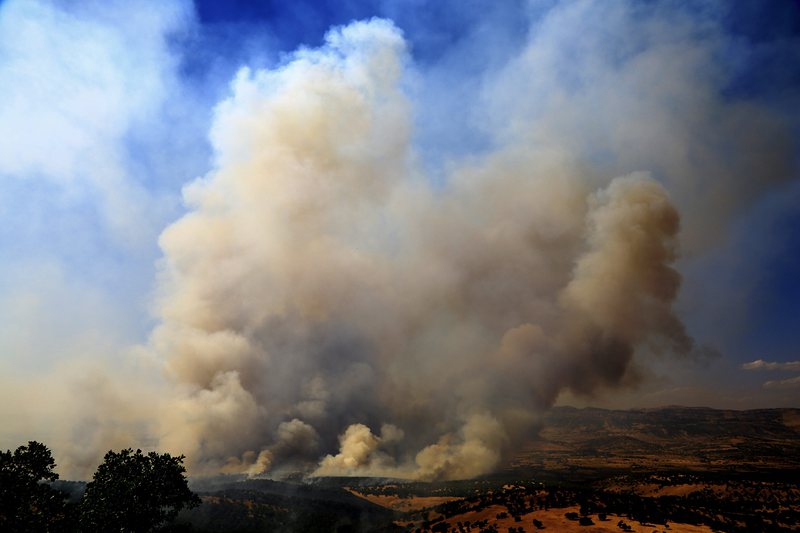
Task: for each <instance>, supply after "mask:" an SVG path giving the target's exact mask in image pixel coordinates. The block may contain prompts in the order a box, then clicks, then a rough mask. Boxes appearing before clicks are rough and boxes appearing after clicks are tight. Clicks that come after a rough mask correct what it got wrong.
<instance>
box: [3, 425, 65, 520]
mask: <svg viewBox="0 0 800 533" xmlns="http://www.w3.org/2000/svg"><path fill="white" fill-rule="evenodd" d="M55 466H56V463H55V461H54V460H53V455H52V454H51V452H50V450H49V449H48V448H47V446H45V445H44V444H41V443H39V442H36V441H30V442H28V445H27V446H20V447H19V448H17V449H16V450H15V451H14V452H13V453H12V452H11V450H7V451H5V452H2V451H0V531H18V532H27V531H37V532H40V531H53V530H58V529H61V528H63V527H65V526H66V522H67V518H68V517H67V508H66V505H65V501H64V495H63V494H62V493H61V492H59V491H56V490H53V489H52V488H50V485H48V484H47V483H46V482H48V481H54V480H56V479H58V474H56V473H55V472H54V471H53V469H54V468H55Z"/></svg>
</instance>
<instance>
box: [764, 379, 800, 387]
mask: <svg viewBox="0 0 800 533" xmlns="http://www.w3.org/2000/svg"><path fill="white" fill-rule="evenodd" d="M794 387H800V376H795V377H793V378H789V379H779V380H775V381H767V382H766V383H764V388H766V389H788V388H794Z"/></svg>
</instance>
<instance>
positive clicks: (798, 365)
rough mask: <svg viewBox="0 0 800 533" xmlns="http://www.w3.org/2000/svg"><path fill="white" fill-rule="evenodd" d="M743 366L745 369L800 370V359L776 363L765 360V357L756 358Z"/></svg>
mask: <svg viewBox="0 0 800 533" xmlns="http://www.w3.org/2000/svg"><path fill="white" fill-rule="evenodd" d="M742 368H743V369H745V370H786V371H789V372H800V361H785V362H781V363H776V362H772V361H764V360H763V359H756V360H755V361H751V362H749V363H745V364H743V365H742ZM770 383H772V382H770Z"/></svg>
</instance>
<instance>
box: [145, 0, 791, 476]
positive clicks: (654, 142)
mask: <svg viewBox="0 0 800 533" xmlns="http://www.w3.org/2000/svg"><path fill="white" fill-rule="evenodd" d="M585 6H586V4H583V3H581V4H577V6H576V7H574V8H570V9H566V10H563V12H560V11H559V12H556V13H555V14H554V15H553V16H552V19H553V20H551V21H549V22H546V23H545V25H544V26H543V27H542V28H541V29H540V31H539V33H538V34H537V36H536V37H535V38H533V39H532V40H531V43H530V45H529V47H528V48H527V49H526V50H524V52H523V53H522V55H521V56H520V58H519V59H517V60H515V62H512V66H513V70H514V72H513V74H512V73H511V71H510V70H509V74H508V77H509V78H512V79H510V81H509V80H506V85H508V86H510V91H511V92H510V93H509V94H510V95H511V96H510V98H505V97H506V96H507V95H505V94H504V95H503V99H504V101H503V102H501V101H499V100H497V101H494V102H493V103H492V106H495V107H496V106H499V105H503V106H504V108H503V109H502V110H501V112H499V113H497V117H498V118H500V119H505V120H510V124H511V127H510V128H509V127H502V128H499V129H498V132H499V133H498V140H499V141H502V142H499V144H498V145H497V147H496V148H495V149H494V150H492V151H491V152H489V153H487V154H485V155H483V156H481V157H475V158H469V159H467V160H465V161H463V162H461V163H455V164H453V165H452V169H451V172H450V174H449V176H448V177H447V180H446V184H445V185H443V186H441V187H436V186H432V185H430V180H427V179H426V178H425V176H424V174H423V171H422V170H421V167H420V166H419V165H418V163H417V161H416V160H415V152H414V149H413V147H412V144H411V138H412V126H411V119H410V117H411V107H412V104H411V102H409V101H408V100H407V97H406V96H405V94H406V93H405V92H404V90H403V84H404V79H405V78H404V76H405V73H406V72H408V71H409V70H413V65H411V64H410V59H409V56H408V51H407V49H406V45H405V42H404V39H403V37H402V34H401V32H400V31H399V30H398V29H397V28H396V27H395V26H394V25H393V24H392V23H391V22H388V21H385V20H377V19H376V20H371V21H367V22H356V23H352V24H350V25H348V26H346V27H342V28H338V29H335V30H332V31H331V32H330V33H329V34H328V35H327V38H326V42H325V44H324V45H323V46H322V47H321V48H319V49H315V50H309V49H304V50H301V51H299V52H297V53H295V55H294V56H293V57H292V58H291V59H290V60H289V61H287V62H286V64H285V65H284V66H282V67H280V68H276V69H274V70H264V71H256V72H253V71H250V70H248V69H243V70H242V71H241V72H240V73H239V75H238V76H237V78H236V80H235V81H234V83H233V85H232V95H231V97H230V98H229V99H227V100H226V101H224V102H222V103H221V104H220V105H219V107H218V108H217V112H216V119H215V123H214V126H213V128H212V132H211V138H212V141H213V144H214V148H215V154H216V156H215V167H214V169H213V170H212V171H211V172H210V173H209V174H208V175H206V176H205V177H203V178H201V179H199V180H197V181H195V182H194V183H192V184H191V185H189V186H188V187H187V188H186V189H185V192H184V196H185V200H186V202H187V204H188V205H189V208H190V209H189V213H188V214H187V215H186V216H184V217H183V218H182V219H180V220H179V221H177V222H176V223H174V224H173V225H172V226H170V227H169V228H167V229H166V231H165V232H164V233H163V234H162V236H161V241H160V242H161V246H162V249H163V251H164V257H165V261H164V269H163V275H162V279H161V294H160V302H161V304H160V314H161V318H162V324H161V325H160V326H159V327H158V328H157V330H156V331H155V332H154V334H153V346H154V347H155V349H156V350H157V351H158V352H159V353H160V354H162V355H163V357H164V360H165V368H166V372H167V373H168V375H169V376H170V379H171V380H173V381H174V382H175V383H176V385H177V386H178V387H179V388H180V390H181V391H182V393H181V396H180V398H179V399H178V400H176V401H175V402H174V404H173V405H172V407H171V408H170V410H169V411H170V413H171V414H170V415H169V417H168V419H167V420H166V421H165V425H164V430H163V431H164V435H165V436H164V438H163V440H162V443H164V444H166V445H168V446H169V447H174V448H175V449H178V450H182V451H183V452H184V453H186V454H187V455H188V456H189V457H190V458H192V460H193V465H192V466H193V468H194V470H195V472H204V471H206V472H207V471H215V470H217V469H219V468H228V469H230V468H234V469H236V468H240V469H241V470H242V471H248V472H251V473H252V472H262V471H267V472H268V471H269V469H270V468H275V467H279V466H280V465H281V464H282V461H283V458H284V457H285V458H286V460H289V458H288V457H287V452H286V450H288V449H291V450H292V454H293V455H294V456H295V457H293V458H292V460H293V461H294V464H296V465H299V464H304V462H305V464H313V463H314V462H315V461H316V460H318V459H319V458H320V457H322V459H321V462H319V464H318V467H316V469H315V470H314V472H315V473H316V474H317V475H354V474H364V475H397V476H403V477H416V478H421V479H434V478H447V479H452V478H462V477H471V476H475V475H478V474H482V473H485V472H488V471H490V470H491V469H492V468H495V467H496V466H497V465H498V464H499V463H500V461H501V460H502V458H503V457H504V454H505V453H506V452H507V451H508V450H510V449H513V447H514V446H515V444H516V443H517V442H518V441H519V439H520V437H521V436H522V435H525V434H526V432H528V431H530V429H531V428H532V427H533V425H534V424H535V422H536V417H537V416H538V414H539V413H540V412H541V410H542V409H543V408H546V407H548V406H549V405H551V404H552V403H553V402H554V401H555V399H556V398H557V397H558V395H559V393H560V392H562V391H564V390H567V389H569V390H572V391H573V392H576V393H582V394H592V393H593V392H594V391H596V390H598V389H601V388H608V387H616V386H619V385H621V384H625V383H635V382H636V380H637V372H636V369H635V365H634V359H635V355H636V353H637V350H649V351H651V352H658V353H667V354H689V353H691V352H692V351H693V349H694V348H693V341H692V340H691V339H690V338H689V336H688V335H687V334H686V332H685V331H684V327H683V325H682V324H681V321H680V320H679V319H678V318H677V316H676V315H675V313H674V312H673V310H672V303H673V301H674V299H675V298H676V295H677V293H678V289H679V286H680V275H679V274H678V273H677V271H676V270H675V269H674V268H673V266H672V264H673V263H674V261H675V260H676V259H677V257H678V248H677V236H678V233H679V230H680V221H679V218H680V217H679V214H678V213H679V211H678V208H677V207H676V206H675V204H673V201H672V200H671V199H670V196H671V195H670V194H668V193H667V191H666V189H665V186H664V185H662V184H661V183H659V181H657V180H656V179H654V178H653V177H652V176H651V175H649V174H648V173H647V172H646V171H648V170H651V169H650V165H655V167H656V168H655V169H654V171H655V172H657V173H659V175H662V174H663V177H664V179H663V181H664V182H666V183H667V184H668V185H669V186H670V187H671V188H673V189H674V190H676V191H677V192H676V195H677V197H678V198H679V199H680V198H682V195H684V194H686V192H685V191H684V190H683V189H682V188H681V187H682V186H683V185H682V183H683V181H682V180H687V179H688V176H689V175H690V174H693V173H696V172H698V171H706V170H708V169H711V170H713V172H722V169H721V168H717V167H716V166H715V165H720V164H722V163H721V160H719V159H716V157H718V156H719V157H721V154H715V153H709V152H708V151H707V150H706V149H705V148H704V149H703V153H704V159H703V160H704V161H705V163H704V164H703V165H702V166H701V168H699V169H698V168H695V167H691V166H689V167H687V166H686V165H688V161H684V163H682V164H681V165H679V166H678V167H676V168H675V169H672V168H668V165H666V163H665V164H661V163H664V161H662V160H661V159H660V154H661V152H662V151H663V150H666V151H671V150H680V149H681V148H680V147H679V146H677V144H681V143H683V142H684V141H683V136H684V133H686V132H685V128H683V127H682V126H681V127H676V128H675V129H670V128H669V127H668V125H665V124H664V123H663V121H662V119H665V120H666V117H663V116H661V113H662V112H666V108H667V107H671V113H672V114H673V115H674V114H675V113H678V114H679V115H680V114H683V115H682V116H683V117H684V118H689V117H690V116H691V117H692V119H693V120H699V121H700V127H701V128H702V127H706V122H705V118H704V117H697V116H695V114H696V112H697V109H698V105H700V104H702V106H703V108H704V109H705V108H708V107H710V108H712V109H713V114H714V116H717V114H719V116H725V117H729V116H730V114H731V113H733V114H734V115H735V116H737V117H738V118H737V120H742V121H744V122H745V123H747V124H748V125H749V127H753V128H761V127H764V128H767V129H769V131H773V129H776V128H778V126H777V125H775V124H772V123H771V122H769V120H768V119H764V118H763V117H762V116H761V115H754V116H757V117H758V120H751V119H750V114H749V113H750V111H745V110H743V111H741V112H740V111H739V107H738V106H736V105H734V106H733V107H732V108H731V109H728V108H726V104H725V103H724V102H722V101H709V99H710V98H711V96H712V92H711V89H712V85H711V82H712V80H701V83H700V84H699V88H696V87H697V83H695V81H694V75H695V74H696V73H697V71H698V70H699V69H700V68H701V67H702V66H706V65H707V64H708V62H709V61H710V54H708V53H706V50H705V49H704V48H703V47H702V46H700V45H698V44H697V43H695V42H694V41H693V40H692V39H694V36H692V35H690V32H689V30H688V29H686V30H681V29H680V28H679V31H677V32H670V33H669V35H667V34H661V33H660V32H659V30H662V29H663V28H661V27H660V26H658V25H656V24H655V21H654V20H646V21H645V22H646V23H645V24H642V26H643V29H641V30H639V31H640V32H641V33H642V35H639V36H638V38H640V39H642V40H643V42H641V43H640V42H638V41H637V42H635V43H634V45H632V46H638V47H639V48H640V49H637V50H629V51H627V52H626V55H625V56H624V57H625V59H623V60H621V64H618V65H617V66H616V67H615V68H614V69H611V70H612V71H611V72H608V71H607V69H606V68H605V66H606V65H605V63H604V62H605V61H610V58H608V57H606V54H608V53H609V51H608V49H607V48H608V47H602V46H601V47H599V51H598V52H593V51H592V50H582V52H584V53H585V54H587V55H588V58H587V59H586V60H585V61H586V62H587V65H586V69H587V70H586V72H585V73H584V71H582V70H580V71H578V72H579V75H580V76H585V77H586V78H587V81H591V80H593V81H596V82H597V84H599V85H600V88H592V87H587V88H583V87H581V88H577V87H576V88H573V87H571V86H567V85H564V84H563V83H562V81H561V80H560V78H559V76H558V75H553V76H551V75H550V72H549V70H550V69H553V68H556V67H557V66H556V65H553V64H551V61H552V60H554V59H555V58H554V57H553V56H552V51H551V50H550V48H551V47H552V46H554V45H556V44H559V43H560V38H561V37H560V36H555V37H554V36H552V35H550V33H549V32H554V31H555V30H556V29H555V26H556V25H558V24H560V22H562V20H561V19H563V18H564V17H566V18H567V19H569V18H571V17H582V16H584V15H585V13H584V10H585ZM626 16H633V15H629V14H626V12H624V10H623V11H620V12H618V13H615V17H617V18H619V19H620V20H618V21H617V23H619V24H625V23H630V22H631V21H629V20H625V17H626ZM581 20H582V19H581ZM623 41H625V40H624V39H623ZM618 44H622V43H618ZM698 47H699V49H698ZM687 49H691V50H692V51H693V53H692V54H691V55H690V57H689V59H690V61H688V62H680V63H676V62H674V61H672V59H670V58H671V57H672V54H674V53H677V52H680V51H681V50H683V51H684V52H685V51H686V50H687ZM634 52H639V53H638V54H637V53H634ZM681 53H683V52H681ZM684 56H685V54H684ZM617 61H618V62H619V61H620V60H619V59H617ZM514 65H516V66H514ZM687 65H688V66H687ZM512 66H509V69H511V68H512ZM558 67H559V68H560V69H562V70H563V66H558ZM656 72H657V73H658V75H659V76H661V77H663V79H665V80H669V83H666V84H664V86H661V85H659V86H658V88H657V89H656V90H655V91H654V92H653V93H643V92H642V90H643V84H644V83H645V82H647V81H648V80H651V77H652V76H653V75H655V73H656ZM615 73H616V74H617V75H618V78H617V82H613V81H612V79H611V77H610V76H611V75H612V74H615ZM529 78H532V79H529ZM560 83H561V84H562V85H559V84H560ZM531 84H532V86H533V88H534V89H536V90H540V91H542V90H545V89H546V90H545V92H546V96H547V98H546V99H542V100H538V101H537V100H533V99H531V98H526V97H524V96H522V94H523V93H525V92H526V91H528V86H529V85H531ZM543 85H544V86H546V87H545V89H542V86H543ZM559 89H560V90H559ZM587 91H588V92H589V93H590V94H591V93H592V92H593V91H603V96H604V98H606V97H611V101H613V102H617V103H618V104H619V107H620V108H619V109H617V108H616V107H615V106H611V107H610V108H609V110H608V111H607V112H603V113H602V115H605V114H606V113H608V116H598V114H597V113H590V112H589V111H588V110H587V109H585V108H584V107H583V106H585V105H586V102H585V101H584V98H585V93H586V92H587ZM605 91H608V92H607V93H606V92H605ZM570 92H574V95H573V94H570ZM533 94H536V92H535V91H534V93H533ZM626 102H630V103H626ZM604 105H605V104H604ZM531 106H532V107H534V108H535V109H534V110H529V109H528V108H529V107H531ZM573 106H575V109H574V110H573V111H572V113H575V112H580V113H581V114H579V115H569V117H570V118H569V120H576V121H577V120H578V119H580V118H581V116H584V120H590V119H591V120H593V121H595V122H592V123H591V124H590V126H591V127H592V128H597V129H598V130H601V129H602V128H603V127H604V126H606V127H609V128H612V129H611V130H610V131H609V132H607V133H608V134H609V135H610V136H611V138H612V140H611V141H609V142H608V143H606V144H607V149H608V150H610V151H611V153H612V154H613V155H615V156H617V155H618V156H619V160H620V161H625V162H627V161H635V163H634V164H622V163H620V164H619V165H618V166H619V167H621V168H623V167H624V168H627V169H628V170H627V172H621V173H620V174H607V173H605V172H604V171H598V170H596V169H595V168H593V167H592V166H591V158H592V154H590V153H586V151H585V147H583V146H578V145H577V141H580V139H574V138H572V137H564V138H562V137H561V136H560V135H559V134H560V133H564V132H559V131H555V132H553V128H554V127H556V126H558V124H555V123H554V121H555V117H556V116H557V115H558V114H559V113H564V112H567V109H569V108H571V107H573ZM629 110H633V111H635V113H634V114H633V116H632V117H627V116H626V112H627V111H629ZM517 111H520V114H519V116H515V117H514V118H513V120H512V119H511V113H515V112H517ZM648 112H650V113H656V114H657V116H656V117H655V119H654V120H652V121H651V120H647V119H646V118H645V117H646V115H647V113H648ZM706 118H707V117H706ZM672 120H675V119H672ZM639 121H642V123H641V124H640V123H639ZM575 125H576V126H577V124H575ZM626 128H630V129H631V131H629V130H628V129H626ZM715 131H716V130H715ZM551 132H552V133H553V134H552V135H550V134H551ZM599 133H600V131H598V134H599ZM642 137H643V138H644V139H646V140H647V142H646V143H645V144H643V143H641V142H639V140H640V139H641V138H642ZM728 140H730V141H731V142H733V143H734V145H735V144H736V143H738V142H739V140H740V134H739V133H735V134H732V137H731V138H730V139H728ZM710 142H711V141H710V140H709V141H706V143H710ZM745 144H746V143H745ZM651 151H655V153H656V155H658V156H659V157H656V158H655V159H652V158H648V157H646V156H647V155H648V153H650V152H651ZM650 155H652V154H650ZM772 155H773V154H772V153H771V152H770V153H769V154H767V157H768V158H770V157H772ZM665 161H666V160H665ZM670 161H671V160H670ZM764 168H773V166H771V165H769V164H767V165H764ZM635 170H639V171H640V172H632V171H635ZM711 170H710V171H711ZM776 173H777V171H776ZM731 179H734V180H735V179H739V175H738V174H737V175H735V176H733V177H732V178H731ZM694 199H695V196H692V199H691V201H687V202H686V204H685V207H686V209H687V210H688V211H689V212H690V213H691V210H692V201H694ZM714 209H716V208H714ZM727 209H728V207H727V206H723V207H720V210H721V212H723V213H724V212H725V211H726V210H727ZM287 424H289V425H291V427H292V428H294V429H297V430H301V431H299V433H298V432H295V431H289V427H287ZM377 428H382V429H380V431H379V432H377V433H376V432H374V430H375V431H377ZM287 434H290V435H291V437H288V438H287ZM298 435H301V436H298ZM295 438H296V439H297V444H296V445H291V446H288V447H287V444H286V443H287V442H292V441H293V440H292V439H295ZM337 449H338V451H336V450H337ZM279 457H281V458H280V459H279Z"/></svg>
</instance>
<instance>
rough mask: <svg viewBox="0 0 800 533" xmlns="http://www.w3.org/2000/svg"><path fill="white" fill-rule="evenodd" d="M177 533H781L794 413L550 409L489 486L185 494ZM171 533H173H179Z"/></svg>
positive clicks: (320, 482) (795, 516)
mask: <svg viewBox="0 0 800 533" xmlns="http://www.w3.org/2000/svg"><path fill="white" fill-rule="evenodd" d="M194 489H195V490H196V491H197V492H198V493H199V494H200V495H201V497H202V499H203V504H202V505H201V506H200V507H199V508H197V509H194V510H192V511H189V512H185V513H183V514H182V515H181V517H180V519H179V524H177V525H176V528H183V530H187V531H189V530H191V531H239V532H245V531H342V532H344V531H412V532H417V531H419V532H420V533H421V532H440V531H450V532H464V533H466V532H470V533H473V532H474V533H480V532H483V533H489V532H495V531H499V532H503V533H506V532H511V531H513V532H514V533H518V532H519V531H526V532H529V531H539V530H545V531H585V532H595V531H596V532H600V531H637V532H648V533H650V532H653V531H658V532H664V531H670V532H686V533H700V532H711V531H726V532H727V531H792V530H797V529H798V528H800V409H765V410H755V411H722V410H713V409H705V408H682V407H667V408H661V409H648V410H632V411H608V410H602V409H573V408H567V407H561V408H555V409H553V410H551V411H550V412H549V413H548V414H547V415H546V416H545V417H544V419H543V422H542V426H541V429H540V431H539V432H538V434H537V435H536V436H534V437H532V438H531V439H530V441H529V442H528V443H526V445H525V446H523V447H522V449H521V450H520V451H519V453H517V454H515V455H514V456H513V457H511V458H510V459H509V460H508V461H507V463H505V464H504V465H503V467H502V468H501V469H500V470H499V471H498V472H497V473H495V474H492V475H489V476H485V477H483V478H481V479H475V480H463V481H447V482H434V483H421V482H407V481H402V480H377V479H363V478H320V479H310V480H309V479H307V480H304V481H302V482H300V481H298V482H278V481H271V480H242V479H236V478H217V479H216V480H204V481H196V482H195V483H194ZM179 530H180V529H179Z"/></svg>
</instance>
